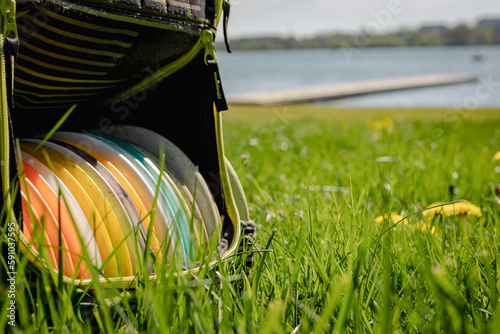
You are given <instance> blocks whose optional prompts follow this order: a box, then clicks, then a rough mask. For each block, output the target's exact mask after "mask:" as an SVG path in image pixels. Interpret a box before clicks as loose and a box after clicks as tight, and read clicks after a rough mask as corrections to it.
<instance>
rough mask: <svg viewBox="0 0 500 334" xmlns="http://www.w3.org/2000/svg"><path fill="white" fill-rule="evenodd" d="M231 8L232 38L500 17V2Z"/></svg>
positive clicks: (268, 1)
mask: <svg viewBox="0 0 500 334" xmlns="http://www.w3.org/2000/svg"><path fill="white" fill-rule="evenodd" d="M231 5H232V6H231V15H230V18H229V36H230V38H240V37H255V36H277V35H279V36H293V37H298V38H300V37H307V36H312V35H314V34H316V33H328V32H332V31H344V32H360V31H362V30H366V29H371V31H372V32H383V31H391V30H393V31H394V30H399V29H400V28H403V27H407V28H415V27H419V26H421V25H422V24H423V25H429V24H448V25H451V26H453V25H455V24H456V23H459V22H464V23H469V24H474V23H475V22H476V21H477V19H481V18H500V1H499V0H231ZM219 28H220V27H219Z"/></svg>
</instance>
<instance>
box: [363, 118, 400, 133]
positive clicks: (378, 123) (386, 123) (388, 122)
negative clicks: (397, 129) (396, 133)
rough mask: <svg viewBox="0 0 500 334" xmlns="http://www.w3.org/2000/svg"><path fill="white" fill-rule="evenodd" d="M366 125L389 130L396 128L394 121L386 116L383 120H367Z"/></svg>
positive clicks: (378, 129)
mask: <svg viewBox="0 0 500 334" xmlns="http://www.w3.org/2000/svg"><path fill="white" fill-rule="evenodd" d="M366 126H367V127H368V128H370V129H373V130H377V131H380V130H387V131H389V132H391V131H392V129H393V128H394V121H393V120H392V118H390V117H384V118H383V119H382V120H378V119H376V120H373V121H368V122H366Z"/></svg>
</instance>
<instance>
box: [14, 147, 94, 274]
mask: <svg viewBox="0 0 500 334" xmlns="http://www.w3.org/2000/svg"><path fill="white" fill-rule="evenodd" d="M21 160H22V161H23V162H24V163H27V164H28V165H30V166H31V167H32V168H33V169H34V170H35V171H37V172H38V173H39V174H40V175H41V177H42V178H43V179H44V180H45V181H46V182H47V183H48V185H49V186H50V187H51V189H52V190H53V191H54V192H55V193H56V194H59V193H60V194H61V196H62V197H61V199H60V201H61V204H63V205H65V206H66V205H67V209H68V211H69V212H70V213H71V216H72V218H73V220H74V222H75V224H76V227H77V229H78V231H79V234H80V238H82V240H83V244H84V245H85V247H86V249H87V253H88V256H89V259H90V261H91V263H93V264H95V265H96V266H97V267H98V268H99V267H100V266H101V265H102V261H101V255H100V253H99V248H98V246H97V242H96V240H95V237H94V233H93V232H92V230H91V228H90V224H89V221H88V220H87V217H86V216H85V213H84V212H83V211H82V208H81V206H80V204H79V203H78V202H77V200H76V199H75V197H74V196H73V194H72V193H71V192H70V191H69V190H68V188H67V187H66V185H65V184H64V183H63V182H62V181H61V180H60V179H59V178H58V177H57V176H55V175H54V173H52V172H51V171H50V169H49V168H48V167H47V166H45V165H44V164H43V163H42V162H41V161H39V160H38V159H36V158H35V157H33V156H31V155H29V154H28V153H26V152H21Z"/></svg>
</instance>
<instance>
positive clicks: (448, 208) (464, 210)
mask: <svg viewBox="0 0 500 334" xmlns="http://www.w3.org/2000/svg"><path fill="white" fill-rule="evenodd" d="M440 204H443V203H442V202H436V203H432V204H431V205H429V206H428V207H429V208H431V207H433V206H436V205H440ZM441 214H442V215H444V216H461V215H464V216H476V217H481V216H482V215H483V214H482V213H481V209H480V208H479V207H478V206H476V205H474V204H472V203H471V202H469V201H463V202H458V203H453V204H448V205H444V206H440V207H437V208H433V209H430V210H426V211H424V217H426V218H432V217H434V216H436V215H441Z"/></svg>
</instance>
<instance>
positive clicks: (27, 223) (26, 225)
mask: <svg viewBox="0 0 500 334" xmlns="http://www.w3.org/2000/svg"><path fill="white" fill-rule="evenodd" d="M28 202H29V201H28V198H27V197H26V194H24V192H22V191H21V203H22V207H23V233H24V236H25V237H26V240H28V241H29V242H30V243H31V244H32V245H33V247H34V248H35V249H36V250H37V251H38V252H40V247H38V242H37V240H36V235H35V234H33V228H34V227H35V228H36V227H37V225H39V224H40V222H41V220H40V215H39V214H38V212H36V211H35V209H34V208H33V207H30V205H29V204H28ZM30 209H31V210H30ZM30 211H31V215H30ZM31 218H33V219H31ZM43 243H44V249H45V250H46V251H47V254H48V256H49V260H50V263H51V264H52V267H53V268H54V269H55V270H59V269H58V268H59V263H57V259H56V255H55V254H54V249H53V248H52V246H51V244H50V240H49V236H48V235H47V231H45V233H44V234H43Z"/></svg>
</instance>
